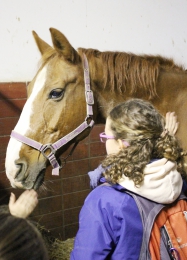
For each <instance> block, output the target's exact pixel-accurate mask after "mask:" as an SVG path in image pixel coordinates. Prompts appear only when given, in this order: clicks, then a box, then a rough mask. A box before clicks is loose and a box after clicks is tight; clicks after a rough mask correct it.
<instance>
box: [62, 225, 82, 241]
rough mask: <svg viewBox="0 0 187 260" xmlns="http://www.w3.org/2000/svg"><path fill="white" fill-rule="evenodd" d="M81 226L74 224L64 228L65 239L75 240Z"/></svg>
mask: <svg viewBox="0 0 187 260" xmlns="http://www.w3.org/2000/svg"><path fill="white" fill-rule="evenodd" d="M78 228H79V224H78V223H76V224H72V225H68V226H65V227H64V234H65V235H64V239H65V240H66V239H68V238H73V237H75V236H76V234H77V231H78Z"/></svg>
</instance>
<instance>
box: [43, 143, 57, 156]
mask: <svg viewBox="0 0 187 260" xmlns="http://www.w3.org/2000/svg"><path fill="white" fill-rule="evenodd" d="M47 150H50V153H49V154H51V153H52V154H55V153H56V150H55V149H54V148H53V146H52V144H45V145H44V146H42V148H41V149H40V152H41V153H42V154H43V156H44V157H45V158H46V159H48V155H47V154H45V152H46V151H47Z"/></svg>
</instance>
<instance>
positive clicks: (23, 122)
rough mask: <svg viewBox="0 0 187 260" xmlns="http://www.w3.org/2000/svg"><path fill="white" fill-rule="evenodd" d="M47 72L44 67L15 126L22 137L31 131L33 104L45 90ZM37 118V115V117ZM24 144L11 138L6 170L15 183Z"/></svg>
mask: <svg viewBox="0 0 187 260" xmlns="http://www.w3.org/2000/svg"><path fill="white" fill-rule="evenodd" d="M46 71H47V67H46V66H45V67H43V69H42V70H41V71H40V72H39V73H38V75H37V77H36V80H35V83H34V86H33V90H32V93H31V95H30V97H29V98H28V99H27V101H26V103H25V105H24V107H23V110H22V113H21V116H20V118H19V121H18V123H17V125H16V126H15V128H14V130H15V131H16V132H18V133H20V134H22V135H25V134H26V132H27V131H28V130H30V129H31V128H30V118H31V115H32V114H33V102H34V100H35V98H36V97H37V95H38V93H39V91H40V90H41V89H42V88H43V86H44V84H45V81H46ZM36 117H37V115H36ZM21 146H22V143H21V142H19V141H17V140H16V139H14V138H10V141H9V143H8V147H7V152H6V161H5V168H6V175H7V177H8V178H9V180H10V181H11V183H12V182H13V181H14V176H15V174H16V171H17V168H16V165H15V163H14V162H15V160H17V159H19V152H20V149H21Z"/></svg>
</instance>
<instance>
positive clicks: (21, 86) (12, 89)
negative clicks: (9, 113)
mask: <svg viewBox="0 0 187 260" xmlns="http://www.w3.org/2000/svg"><path fill="white" fill-rule="evenodd" d="M26 96H27V90H26V83H23V82H16V83H0V99H15V98H26Z"/></svg>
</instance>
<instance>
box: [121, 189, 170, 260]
mask: <svg viewBox="0 0 187 260" xmlns="http://www.w3.org/2000/svg"><path fill="white" fill-rule="evenodd" d="M125 192H126V193H128V194H129V195H131V196H132V197H133V198H134V200H135V202H136V204H137V207H138V209H139V212H140V216H141V219H142V225H143V238H142V245H141V250H140V256H139V260H150V259H151V256H150V253H149V239H150V234H151V230H152V227H153V224H154V221H155V218H156V216H157V215H158V213H159V212H160V211H161V210H162V209H163V208H164V205H163V204H159V203H156V202H153V201H150V200H148V199H146V198H143V197H141V196H139V195H136V194H135V193H132V192H129V191H125ZM165 260H167V259H165Z"/></svg>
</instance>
